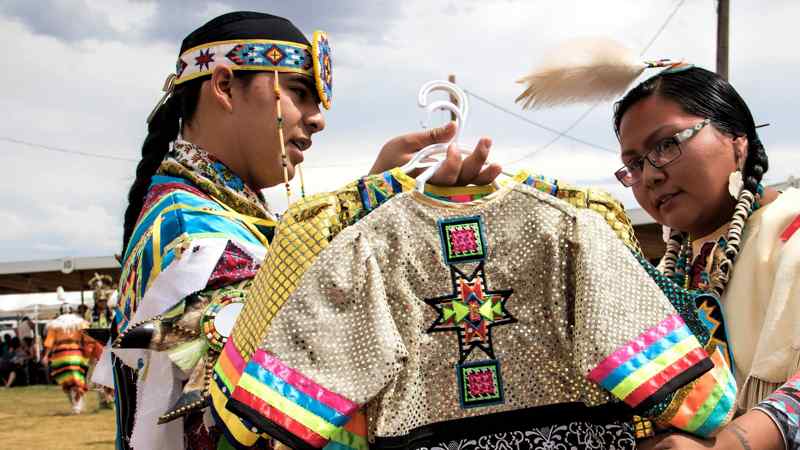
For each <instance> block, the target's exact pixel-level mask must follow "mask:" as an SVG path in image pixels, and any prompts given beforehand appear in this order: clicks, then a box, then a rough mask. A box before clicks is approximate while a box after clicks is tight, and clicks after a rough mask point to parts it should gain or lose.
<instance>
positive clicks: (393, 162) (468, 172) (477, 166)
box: [370, 122, 501, 186]
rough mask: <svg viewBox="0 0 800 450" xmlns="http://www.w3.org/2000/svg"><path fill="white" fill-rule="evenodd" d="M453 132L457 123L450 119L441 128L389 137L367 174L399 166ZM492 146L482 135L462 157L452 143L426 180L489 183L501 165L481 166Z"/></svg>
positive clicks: (454, 184)
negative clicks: (438, 166) (470, 151)
mask: <svg viewBox="0 0 800 450" xmlns="http://www.w3.org/2000/svg"><path fill="white" fill-rule="evenodd" d="M455 133H456V124H455V122H450V123H448V124H447V125H445V126H443V127H439V128H432V129H430V130H425V131H419V132H415V133H408V134H404V135H402V136H398V137H396V138H394V139H391V140H390V141H389V142H387V143H386V144H385V145H384V146H383V148H382V149H381V151H380V153H379V154H378V158H377V159H376V160H375V164H373V166H372V169H371V170H370V173H371V174H376V173H381V172H384V171H387V170H389V169H392V168H394V167H399V166H402V165H403V164H405V163H407V162H408V161H409V160H411V158H413V157H414V155H415V154H416V153H417V152H418V151H420V150H422V149H423V148H425V147H427V146H429V145H431V144H437V143H443V142H448V141H449V140H450V139H452V138H453V136H454V135H455ZM491 146H492V141H491V140H490V139H488V138H483V139H481V140H480V141H478V144H477V145H476V146H475V149H474V150H473V152H472V154H470V155H469V156H467V157H466V158H463V159H462V158H461V154H460V153H459V152H458V150H456V149H455V147H453V146H451V147H450V148H448V149H447V154H446V156H445V160H444V162H443V163H442V166H441V167H440V168H439V170H437V171H436V173H435V174H433V176H432V177H431V179H430V180H429V183H431V184H435V185H439V186H466V185H468V184H476V185H486V184H490V183H491V182H492V181H494V179H495V178H497V176H498V175H500V172H501V168H500V166H498V165H497V164H490V165H488V166H486V167H484V164H486V160H487V158H488V157H489V148H490V147H491ZM421 172H422V171H421V170H417V171H414V172H412V173H411V174H410V175H411V176H417V175H419V174H420V173H421Z"/></svg>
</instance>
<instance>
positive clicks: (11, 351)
mask: <svg viewBox="0 0 800 450" xmlns="http://www.w3.org/2000/svg"><path fill="white" fill-rule="evenodd" d="M34 327H35V324H34V322H33V321H32V320H31V319H30V318H28V317H24V318H23V319H22V320H21V321H20V324H19V326H17V328H16V330H15V332H16V336H11V335H8V334H6V335H5V336H3V341H2V343H0V386H3V387H12V386H23V385H30V384H40V383H48V384H49V383H50V378H49V376H48V374H47V366H45V365H44V364H43V363H42V362H41V355H42V347H41V340H37V333H35V331H34Z"/></svg>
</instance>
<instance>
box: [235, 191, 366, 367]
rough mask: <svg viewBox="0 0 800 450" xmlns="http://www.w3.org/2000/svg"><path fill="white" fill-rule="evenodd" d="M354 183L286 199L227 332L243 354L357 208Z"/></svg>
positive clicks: (355, 214)
mask: <svg viewBox="0 0 800 450" xmlns="http://www.w3.org/2000/svg"><path fill="white" fill-rule="evenodd" d="M362 209H363V208H362V205H361V198H360V197H359V193H358V189H357V184H356V183H350V184H348V185H347V186H345V187H344V188H342V189H340V190H338V191H336V192H332V193H325V194H317V195H313V196H310V197H307V198H305V199H303V200H300V201H298V202H296V203H294V204H292V205H291V207H290V208H289V209H288V210H287V211H286V213H285V214H284V215H283V217H282V218H281V221H280V223H279V224H278V227H277V228H276V231H275V236H274V238H273V240H272V243H271V244H270V248H269V253H268V255H267V257H266V259H265V261H264V264H263V265H262V267H261V269H260V270H259V272H258V274H257V275H256V277H255V278H254V280H253V285H252V288H251V291H250V292H249V297H250V299H251V300H250V301H248V302H247V304H246V305H245V306H244V309H243V310H242V313H241V314H240V316H239V319H238V320H237V326H236V327H234V329H233V332H232V336H233V340H234V341H235V342H236V344H237V350H238V351H239V352H240V353H241V355H242V357H243V358H248V357H249V356H250V355H251V354H252V353H253V351H254V350H255V349H256V347H257V346H258V344H259V343H260V342H261V341H262V340H263V339H264V335H265V334H266V331H267V328H268V325H269V323H270V321H271V320H272V318H273V317H274V316H275V314H276V313H277V312H278V310H280V308H281V307H282V306H283V304H284V303H285V302H286V299H287V298H288V297H289V294H291V293H292V291H294V288H295V287H296V286H297V284H298V282H299V281H300V277H301V276H302V275H303V273H304V272H305V271H306V269H308V267H309V266H310V265H311V263H312V262H313V261H314V259H315V258H316V256H317V255H318V254H319V253H320V252H321V251H322V250H323V249H324V248H325V247H327V246H328V243H329V242H330V241H331V240H332V239H333V237H334V236H336V234H337V233H338V232H339V231H341V229H342V228H344V227H345V226H347V225H349V224H351V223H353V222H354V221H355V220H356V217H358V215H359V214H360V213H361V211H362Z"/></svg>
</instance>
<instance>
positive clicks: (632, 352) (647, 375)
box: [587, 314, 712, 408]
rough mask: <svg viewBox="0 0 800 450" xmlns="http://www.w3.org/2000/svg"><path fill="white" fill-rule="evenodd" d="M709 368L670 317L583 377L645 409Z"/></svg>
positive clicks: (701, 351)
mask: <svg viewBox="0 0 800 450" xmlns="http://www.w3.org/2000/svg"><path fill="white" fill-rule="evenodd" d="M711 367H712V363H711V361H710V359H709V358H708V354H707V353H706V351H705V350H704V349H703V347H702V346H701V345H700V342H699V341H698V340H697V338H696V337H695V336H694V335H693V334H692V332H691V331H690V330H689V327H688V326H686V324H685V323H684V322H683V319H681V317H680V316H679V315H678V314H673V315H672V316H670V317H668V318H666V319H665V320H664V321H662V322H661V323H660V324H658V325H657V326H655V327H653V328H651V329H649V330H647V331H645V332H644V333H642V334H641V335H639V337H638V338H636V339H635V340H633V341H632V342H630V343H628V344H627V345H624V346H622V347H620V348H619V349H618V350H617V351H615V352H614V353H613V354H612V355H611V356H609V357H607V358H606V359H604V360H603V361H602V362H600V364H598V365H597V367H595V368H594V369H592V370H591V371H590V372H589V374H588V376H587V377H588V378H589V380H591V381H593V382H595V383H597V384H599V385H600V386H602V387H604V388H605V389H607V390H608V391H609V392H611V393H612V394H613V395H614V396H615V397H617V398H619V399H620V400H622V401H624V402H625V403H627V404H628V405H630V406H632V407H641V408H646V407H648V406H649V405H652V404H654V403H656V402H658V401H660V400H663V399H664V398H665V397H666V396H667V395H668V394H670V393H671V392H673V391H675V390H677V389H678V388H680V387H682V386H683V385H685V384H688V383H689V382H690V381H692V380H693V379H695V378H697V377H698V376H699V375H700V374H702V373H704V372H707V371H708V370H709V369H710V368H711Z"/></svg>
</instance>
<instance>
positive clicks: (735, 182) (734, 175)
mask: <svg viewBox="0 0 800 450" xmlns="http://www.w3.org/2000/svg"><path fill="white" fill-rule="evenodd" d="M742 188H744V179H743V178H742V171H741V170H738V169H737V170H736V171H734V172H731V174H730V175H729V176H728V193H729V194H730V195H731V197H733V198H734V200H738V199H739V193H740V192H742Z"/></svg>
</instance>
